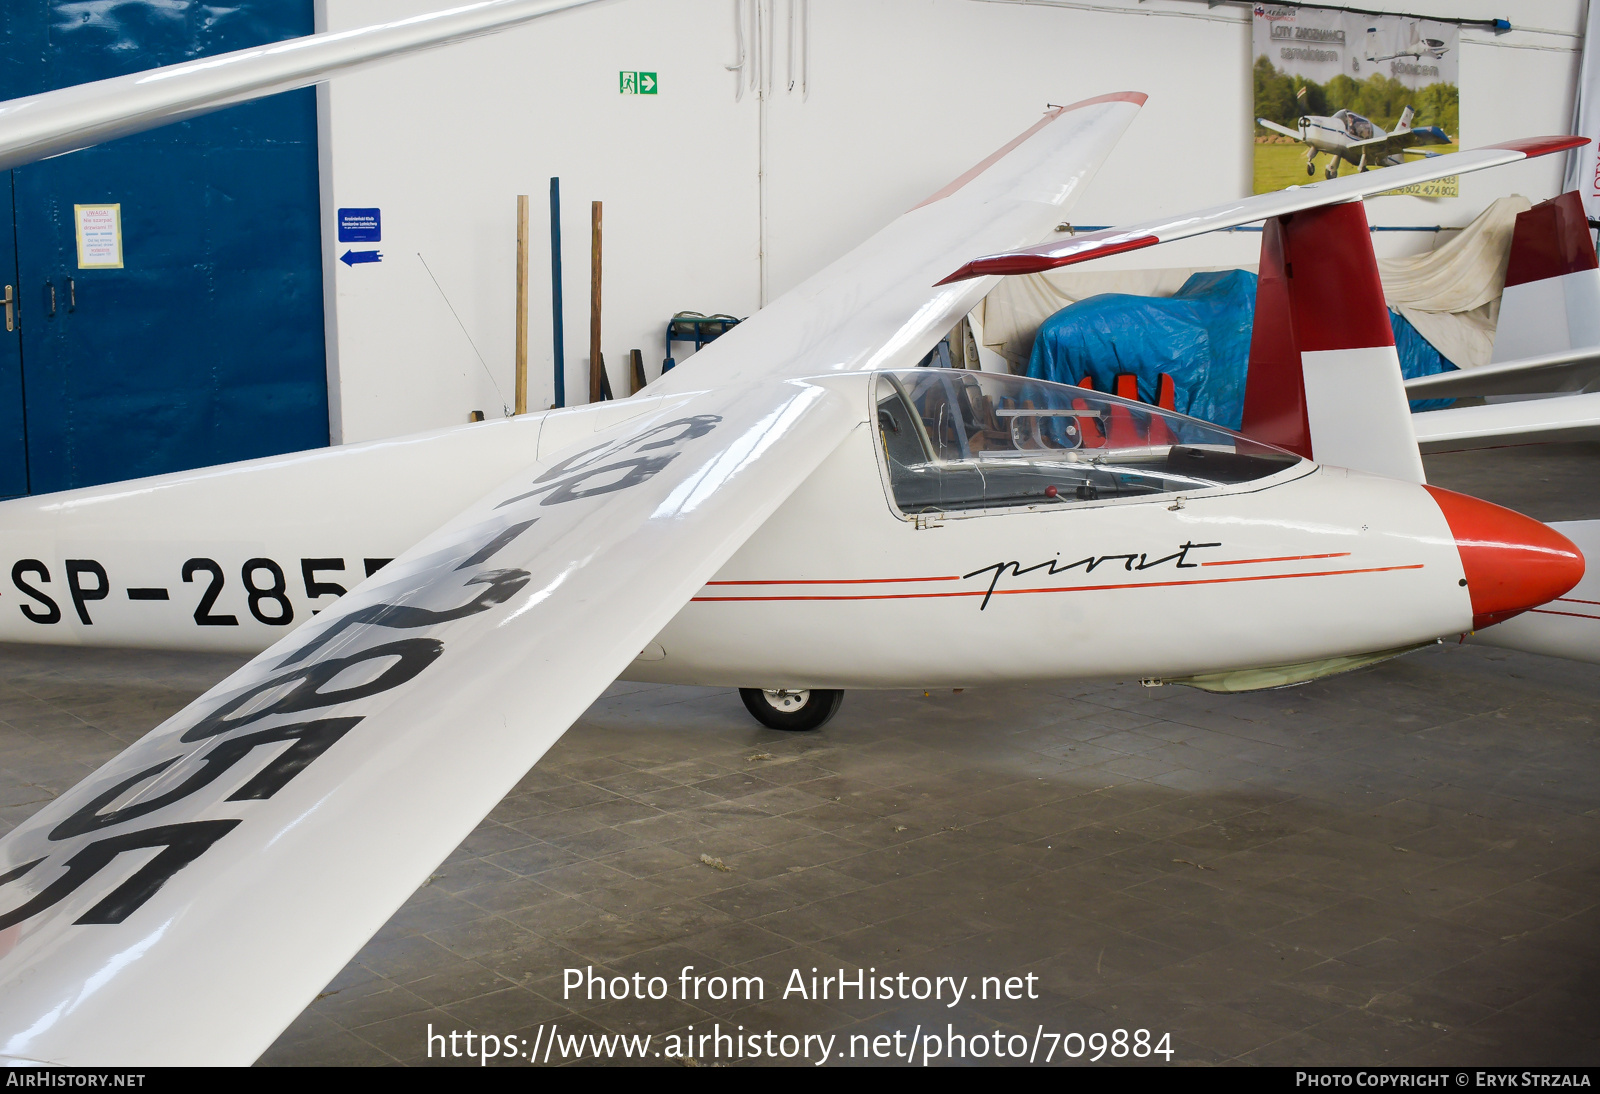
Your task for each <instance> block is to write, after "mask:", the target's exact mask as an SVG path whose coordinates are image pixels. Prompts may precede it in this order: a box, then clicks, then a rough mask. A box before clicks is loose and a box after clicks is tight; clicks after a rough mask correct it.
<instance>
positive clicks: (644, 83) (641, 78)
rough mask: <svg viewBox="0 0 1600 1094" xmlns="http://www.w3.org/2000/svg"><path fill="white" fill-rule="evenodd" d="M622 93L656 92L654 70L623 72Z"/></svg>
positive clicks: (644, 93)
mask: <svg viewBox="0 0 1600 1094" xmlns="http://www.w3.org/2000/svg"><path fill="white" fill-rule="evenodd" d="M620 76H621V80H622V93H623V94H624V95H654V94H655V93H656V74H655V73H654V72H623V73H620Z"/></svg>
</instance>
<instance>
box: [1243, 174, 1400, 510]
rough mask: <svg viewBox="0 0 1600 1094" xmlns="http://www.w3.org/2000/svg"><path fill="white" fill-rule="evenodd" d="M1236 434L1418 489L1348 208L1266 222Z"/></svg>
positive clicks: (1387, 351) (1372, 287)
mask: <svg viewBox="0 0 1600 1094" xmlns="http://www.w3.org/2000/svg"><path fill="white" fill-rule="evenodd" d="M1243 431H1244V433H1246V434H1247V435H1249V436H1251V437H1255V438H1256V439H1258V440H1262V441H1267V442H1268V443H1271V444H1276V445H1279V446H1280V447H1283V448H1287V449H1289V450H1290V451H1293V452H1298V453H1299V454H1300V455H1302V456H1306V457H1308V458H1311V459H1315V460H1317V461H1319V462H1321V463H1329V464H1336V465H1338V466H1341V467H1350V468H1354V469H1356V470H1358V471H1370V472H1372V473H1374V474H1378V475H1387V476H1389V477H1391V478H1398V479H1407V480H1409V481H1411V482H1422V481H1423V472H1422V458H1421V456H1420V455H1418V453H1417V439H1416V433H1415V432H1414V430H1413V428H1412V424H1411V408H1410V404H1408V403H1407V401H1406V393H1405V387H1404V385H1403V382H1402V380H1401V376H1400V358H1399V357H1398V356H1397V355H1396V353H1395V348H1394V330H1393V328H1392V327H1391V326H1390V324H1389V309H1388V307H1387V306H1386V305H1385V304H1384V301H1383V286H1382V285H1381V284H1380V283H1379V281H1378V263H1377V259H1376V258H1374V257H1373V254H1372V239H1371V236H1370V234H1369V232H1368V230H1367V215H1366V210H1365V209H1364V208H1363V206H1362V204H1361V203H1360V202H1359V201H1352V202H1345V203H1343V204H1340V205H1326V206H1321V207H1318V208H1315V209H1308V210H1305V211H1303V212H1299V213H1291V214H1287V215H1284V216H1280V217H1273V218H1272V219H1271V220H1268V221H1267V222H1266V225H1265V227H1264V230H1263V231H1262V233H1261V272H1260V279H1259V281H1258V282H1257V286H1256V313H1255V325H1254V328H1253V329H1252V331H1251V336H1250V370H1249V374H1248V377H1247V379H1246V382H1245V396H1244V426H1243Z"/></svg>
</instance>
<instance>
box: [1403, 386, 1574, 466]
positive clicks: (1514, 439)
mask: <svg viewBox="0 0 1600 1094" xmlns="http://www.w3.org/2000/svg"><path fill="white" fill-rule="evenodd" d="M1411 424H1412V428H1413V429H1415V430H1416V434H1417V444H1419V445H1421V446H1422V450H1423V451H1424V452H1444V451H1453V450H1456V449H1466V448H1492V447H1496V446H1499V445H1507V444H1539V443H1543V442H1547V441H1587V440H1596V439H1600V391H1596V392H1590V393H1588V394H1585V395H1563V396H1560V397H1559V398H1555V399H1525V400H1521V401H1518V402H1514V403H1490V404H1489V405H1487V406H1462V407H1452V408H1450V409H1449V410H1429V411H1425V412H1423V413H1421V414H1413V415H1412V416H1411Z"/></svg>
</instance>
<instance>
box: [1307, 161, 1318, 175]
mask: <svg viewBox="0 0 1600 1094" xmlns="http://www.w3.org/2000/svg"><path fill="white" fill-rule="evenodd" d="M1316 173H1317V165H1316V164H1314V163H1308V164H1306V174H1308V175H1315V174H1316Z"/></svg>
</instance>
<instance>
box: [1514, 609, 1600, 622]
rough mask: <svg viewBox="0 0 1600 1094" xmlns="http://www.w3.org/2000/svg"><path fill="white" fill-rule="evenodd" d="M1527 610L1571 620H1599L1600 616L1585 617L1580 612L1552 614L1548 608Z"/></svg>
mask: <svg viewBox="0 0 1600 1094" xmlns="http://www.w3.org/2000/svg"><path fill="white" fill-rule="evenodd" d="M1528 610H1529V611H1531V612H1537V613H1538V614H1540V615H1566V616H1571V617H1572V618H1573V619H1594V620H1600V615H1585V614H1583V613H1582V612H1553V611H1551V610H1550V609H1549V608H1529V609H1528Z"/></svg>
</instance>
